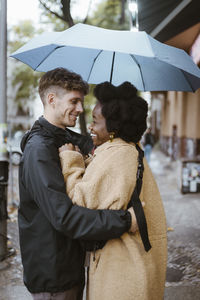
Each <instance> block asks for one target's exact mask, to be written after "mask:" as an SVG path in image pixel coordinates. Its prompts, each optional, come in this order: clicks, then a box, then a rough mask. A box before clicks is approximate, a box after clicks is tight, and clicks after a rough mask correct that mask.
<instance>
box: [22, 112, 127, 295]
mask: <svg viewBox="0 0 200 300" xmlns="http://www.w3.org/2000/svg"><path fill="white" fill-rule="evenodd" d="M66 142H71V143H73V144H77V145H78V146H79V148H80V149H81V150H82V152H84V153H86V152H88V151H89V149H90V148H91V143H90V142H89V141H88V138H86V137H83V136H81V135H79V134H77V133H73V132H72V131H70V130H68V129H67V130H63V129H61V128H57V127H55V126H53V125H52V124H50V123H49V122H47V121H46V120H45V119H44V118H43V117H41V118H39V120H38V121H36V122H35V124H34V126H33V127H32V129H31V131H29V132H28V133H27V134H26V135H25V136H24V138H23V140H22V143H21V147H22V150H23V151H24V153H23V156H22V160H21V163H20V168H19V187H20V207H19V213H18V222H19V235H20V248H21V255H22V263H23V267H24V283H25V285H26V286H27V288H28V290H29V291H30V292H32V293H39V292H61V291H64V290H67V289H70V288H71V287H73V286H75V285H77V284H80V283H81V282H82V281H83V280H84V268H83V265H84V257H85V253H84V251H83V249H82V247H81V246H80V243H79V241H80V240H82V241H83V240H85V241H86V240H88V241H97V240H98V241H99V240H108V239H111V238H118V237H120V236H121V235H122V234H123V233H124V232H126V231H127V230H128V228H129V227H130V223H131V216H130V214H129V213H128V212H126V211H122V210H121V211H111V210H90V209H87V208H84V207H80V206H77V205H73V204H72V202H71V200H70V198H69V197H68V196H67V195H66V190H65V183H64V179H63V175H62V172H61V166H60V160H59V155H58V147H60V146H61V145H63V144H65V143H66Z"/></svg>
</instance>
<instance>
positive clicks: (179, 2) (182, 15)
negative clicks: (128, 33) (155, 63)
mask: <svg viewBox="0 0 200 300" xmlns="http://www.w3.org/2000/svg"><path fill="white" fill-rule="evenodd" d="M137 2H138V19H139V30H140V31H141V30H144V31H146V32H147V33H149V34H150V35H152V36H153V37H155V38H156V39H157V40H159V41H161V42H166V41H168V40H170V39H172V38H173V37H175V36H177V35H178V34H180V33H181V32H184V31H186V30H187V29H189V28H191V27H193V26H194V25H196V24H198V23H199V22H200V0H166V1H164V0H138V1H137ZM198 33H199V31H197V32H196V31H193V35H192V37H190V40H191V43H192V42H194V40H195V39H196V37H197V35H198Z"/></svg>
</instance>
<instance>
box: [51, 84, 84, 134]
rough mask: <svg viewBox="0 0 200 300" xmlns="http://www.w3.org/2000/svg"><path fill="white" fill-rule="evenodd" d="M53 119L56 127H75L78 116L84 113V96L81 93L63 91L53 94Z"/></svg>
mask: <svg viewBox="0 0 200 300" xmlns="http://www.w3.org/2000/svg"><path fill="white" fill-rule="evenodd" d="M52 95H53V100H52V103H51V105H52V108H53V109H52V110H51V113H52V114H53V115H52V119H53V120H54V125H55V126H57V127H61V128H63V129H65V128H66V127H74V126H75V125H76V120H77V118H78V116H79V115H80V114H81V113H82V112H83V100H84V94H83V93H82V92H80V91H65V90H63V89H62V90H61V91H59V92H57V93H54V94H52Z"/></svg>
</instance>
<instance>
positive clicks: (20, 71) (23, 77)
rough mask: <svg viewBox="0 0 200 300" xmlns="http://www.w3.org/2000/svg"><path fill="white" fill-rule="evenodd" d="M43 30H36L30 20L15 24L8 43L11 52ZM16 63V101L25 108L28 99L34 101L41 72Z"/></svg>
mask: <svg viewBox="0 0 200 300" xmlns="http://www.w3.org/2000/svg"><path fill="white" fill-rule="evenodd" d="M40 33H41V30H40V29H39V30H36V29H35V28H34V26H33V24H32V23H31V22H30V21H23V22H20V23H19V24H17V25H16V26H13V28H12V32H11V34H12V39H11V40H10V41H9V43H8V49H9V52H10V53H12V52H14V51H15V50H17V49H18V48H19V47H21V46H22V45H24V44H25V43H26V42H28V41H29V40H30V39H31V38H33V37H34V36H35V35H36V34H40ZM15 63H16V68H15V69H14V71H13V73H12V85H13V86H16V85H17V86H18V90H17V93H16V95H15V98H14V101H15V102H16V103H17V105H18V108H20V109H21V110H23V104H24V102H26V101H32V100H33V99H34V97H35V95H36V92H37V84H38V79H39V78H40V76H41V73H36V72H34V71H33V70H32V69H31V68H30V67H28V66H27V65H25V64H22V63H17V62H15Z"/></svg>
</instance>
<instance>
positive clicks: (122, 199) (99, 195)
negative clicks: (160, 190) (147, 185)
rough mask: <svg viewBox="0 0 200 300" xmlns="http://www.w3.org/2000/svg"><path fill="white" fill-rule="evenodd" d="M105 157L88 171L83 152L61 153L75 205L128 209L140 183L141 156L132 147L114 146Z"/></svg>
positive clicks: (107, 150) (97, 158) (69, 189)
mask: <svg viewBox="0 0 200 300" xmlns="http://www.w3.org/2000/svg"><path fill="white" fill-rule="evenodd" d="M102 154H103V153H100V155H99V154H98V155H97V156H96V157H95V158H94V160H93V161H92V162H91V164H90V165H89V167H88V168H87V169H86V170H85V169H84V162H83V159H82V157H81V155H80V154H79V153H77V152H74V151H64V152H61V153H60V158H61V165H62V172H63V175H64V178H65V182H66V189H67V193H69V195H70V197H71V199H72V201H73V203H76V204H77V205H81V206H85V207H88V208H92V209H99V208H100V209H126V207H127V205H128V203H129V201H130V198H131V195H132V192H133V189H134V187H135V184H136V172H137V155H135V151H134V150H133V148H132V147H130V146H122V147H110V148H108V149H106V154H105V156H103V155H102ZM84 171H85V173H84Z"/></svg>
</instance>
